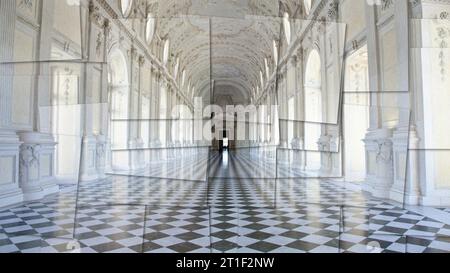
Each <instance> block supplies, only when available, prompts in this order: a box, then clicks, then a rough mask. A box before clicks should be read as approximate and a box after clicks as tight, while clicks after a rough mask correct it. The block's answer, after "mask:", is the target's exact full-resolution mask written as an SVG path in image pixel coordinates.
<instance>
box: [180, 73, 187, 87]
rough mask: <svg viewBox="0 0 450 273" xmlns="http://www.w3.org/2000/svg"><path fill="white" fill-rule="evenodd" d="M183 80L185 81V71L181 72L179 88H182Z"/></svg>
mask: <svg viewBox="0 0 450 273" xmlns="http://www.w3.org/2000/svg"><path fill="white" fill-rule="evenodd" d="M185 80H186V70H184V69H183V72H182V73H181V87H183V86H184V82H185Z"/></svg>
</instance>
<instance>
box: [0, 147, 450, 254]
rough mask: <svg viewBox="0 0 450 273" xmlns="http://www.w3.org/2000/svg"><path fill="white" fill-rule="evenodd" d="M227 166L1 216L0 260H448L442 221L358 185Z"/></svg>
mask: <svg viewBox="0 0 450 273" xmlns="http://www.w3.org/2000/svg"><path fill="white" fill-rule="evenodd" d="M227 160H228V166H224V164H225V163H226V162H223V157H218V156H214V157H212V164H211V165H213V166H215V167H214V168H211V166H210V173H209V174H210V175H211V177H209V178H208V179H207V181H203V182H202V181H192V180H187V181H182V180H172V179H156V178H149V177H144V176H142V177H138V176H130V177H124V176H110V177H108V178H107V179H104V180H101V181H95V182H80V183H79V185H78V186H76V187H64V190H63V191H61V193H59V194H56V195H53V196H49V197H47V198H45V199H44V200H41V201H39V202H28V203H25V204H22V205H18V206H15V207H13V208H10V209H5V210H3V211H0V252H2V253H3V252H86V253H90V252H93V253H98V252H102V253H103V252H105V253H111V252H118V253H124V252H125V253H140V252H144V253H155V252H156V253H210V252H226V253H239V252H251V253H253V252H256V253H258V252H270V253H276V252H281V253H305V252H313V253H314V252H326V253H338V252H339V253H347V252H363V253H366V252H368V253H377V252H401V253H404V252H450V240H449V238H450V226H449V222H450V214H449V221H446V222H443V221H438V220H436V219H434V218H433V215H424V214H420V213H417V212H413V211H411V210H406V209H402V208H400V207H399V206H398V204H391V203H389V202H385V201H383V200H378V199H374V198H371V197H370V196H368V195H366V194H364V193H363V192H362V191H361V190H360V187H359V185H358V184H350V183H344V182H339V181H334V180H329V179H281V180H277V179H270V178H268V179H252V177H251V176H252V175H257V174H259V175H261V174H264V173H265V172H263V171H260V170H258V171H253V170H255V169H258V168H259V169H261V168H266V169H267V170H270V169H268V168H270V166H266V167H262V165H261V163H258V162H256V163H254V162H253V161H255V160H254V159H251V160H248V155H245V156H242V157H241V156H240V155H239V154H238V153H235V154H233V155H232V156H230V157H229V158H228V159H227ZM217 162H218V163H217ZM252 162H253V163H254V165H252ZM214 164H216V165H214ZM230 166H231V167H230ZM227 176H229V177H227Z"/></svg>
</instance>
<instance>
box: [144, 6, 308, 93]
mask: <svg viewBox="0 0 450 273" xmlns="http://www.w3.org/2000/svg"><path fill="white" fill-rule="evenodd" d="M299 2H301V1H299V0H282V1H275V0H148V3H149V6H150V12H151V13H152V15H153V16H155V17H156V22H157V23H156V24H157V34H158V35H159V37H161V38H162V39H164V40H166V39H169V41H170V54H171V59H172V60H176V59H178V58H179V60H180V67H179V71H180V73H178V75H181V71H183V70H185V71H186V83H187V82H191V84H192V86H194V87H195V90H196V93H197V94H196V95H203V96H204V95H205V94H207V93H210V92H211V90H210V89H211V88H210V86H211V84H210V83H211V81H213V82H214V86H220V88H217V90H227V89H228V90H233V91H232V92H231V93H233V92H237V93H236V97H240V98H243V99H244V100H247V101H249V98H250V92H252V90H253V89H254V88H255V87H256V86H261V81H260V74H261V72H263V74H264V75H266V74H265V69H266V68H265V59H267V61H268V65H269V66H270V67H271V69H272V71H273V66H274V63H275V62H274V58H273V42H274V41H278V40H279V39H280V33H281V24H282V19H281V16H280V14H283V13H284V12H289V13H290V14H296V13H298V10H299V7H300V5H299V4H298V3H299ZM172 63H173V61H172ZM229 92H230V91H229Z"/></svg>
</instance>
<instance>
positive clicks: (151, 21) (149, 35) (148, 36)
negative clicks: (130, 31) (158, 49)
mask: <svg viewBox="0 0 450 273" xmlns="http://www.w3.org/2000/svg"><path fill="white" fill-rule="evenodd" d="M154 34H155V18H153V15H152V14H148V16H147V23H146V24H145V40H146V41H147V43H148V44H150V43H151V42H152V40H153V36H154Z"/></svg>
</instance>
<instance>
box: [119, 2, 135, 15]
mask: <svg viewBox="0 0 450 273" xmlns="http://www.w3.org/2000/svg"><path fill="white" fill-rule="evenodd" d="M132 7H133V0H120V11H121V12H122V15H123V16H124V17H128V15H130V13H131V10H132Z"/></svg>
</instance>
